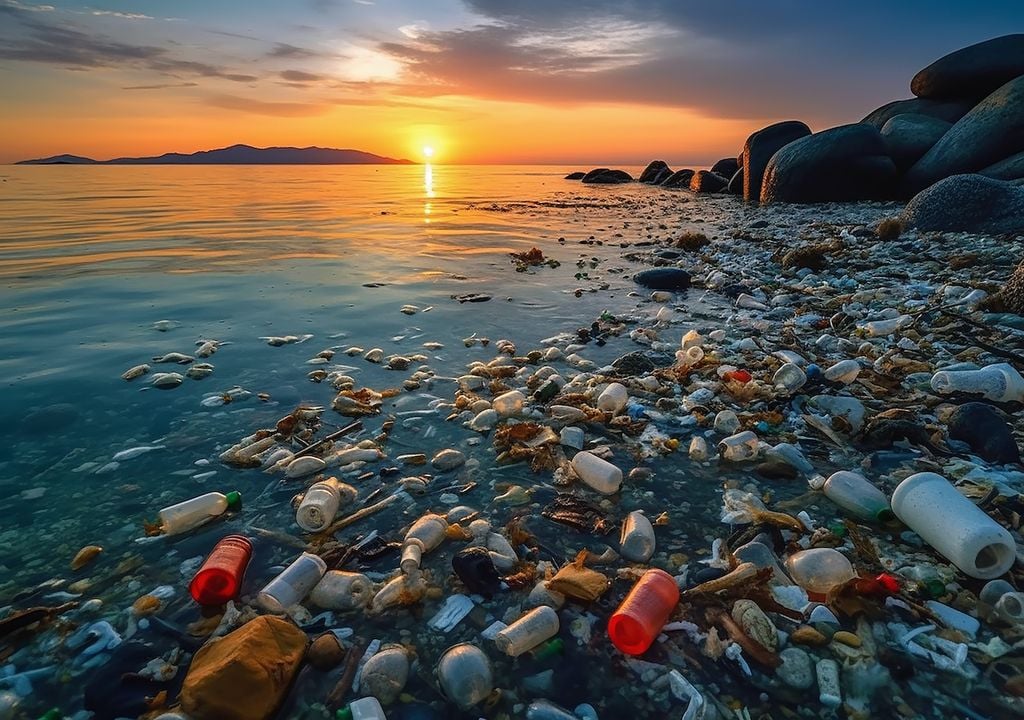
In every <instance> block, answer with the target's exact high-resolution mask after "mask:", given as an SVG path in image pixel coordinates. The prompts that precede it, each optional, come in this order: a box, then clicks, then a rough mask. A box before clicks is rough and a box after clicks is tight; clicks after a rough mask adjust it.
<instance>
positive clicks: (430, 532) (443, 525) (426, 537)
mask: <svg viewBox="0 0 1024 720" xmlns="http://www.w3.org/2000/svg"><path fill="white" fill-rule="evenodd" d="M447 532H448V521H447V520H445V519H444V518H443V517H442V516H441V515H434V514H431V513H428V514H426V515H424V516H423V517H421V518H420V519H419V520H417V521H416V522H414V523H413V524H412V527H411V528H409V532H407V533H406V534H405V542H406V543H407V542H409V541H410V540H418V541H419V543H420V545H422V546H423V552H424V553H428V552H430V551H431V550H434V549H435V548H437V546H438V545H440V544H441V543H442V542H444V539H445V537H446V534H447Z"/></svg>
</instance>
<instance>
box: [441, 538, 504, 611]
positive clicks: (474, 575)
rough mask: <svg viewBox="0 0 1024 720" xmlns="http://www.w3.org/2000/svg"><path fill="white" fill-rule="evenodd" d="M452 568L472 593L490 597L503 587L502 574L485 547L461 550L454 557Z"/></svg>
mask: <svg viewBox="0 0 1024 720" xmlns="http://www.w3.org/2000/svg"><path fill="white" fill-rule="evenodd" d="M452 569H453V570H454V571H455V574H456V575H458V576H459V580H461V581H462V584H463V585H465V586H466V589H467V590H469V591H470V592H472V593H479V594H480V595H483V596H484V597H487V598H489V597H491V596H492V595H493V594H494V593H496V592H498V590H500V589H501V576H500V575H499V574H498V570H497V569H496V568H495V567H494V561H493V560H491V556H490V554H488V552H487V550H486V549H485V548H482V547H470V548H465V549H464V550H460V551H459V552H457V553H456V554H455V556H454V557H453V558H452Z"/></svg>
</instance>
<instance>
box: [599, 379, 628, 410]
mask: <svg viewBox="0 0 1024 720" xmlns="http://www.w3.org/2000/svg"><path fill="white" fill-rule="evenodd" d="M628 402H629V391H628V390H626V386H625V385H623V384H621V383H611V384H610V385H609V386H608V387H606V388H605V389H604V390H602V391H601V394H600V395H598V396H597V408H598V410H604V411H605V412H610V413H612V414H613V415H615V414H618V413H620V412H622V409H623V408H625V407H626V403H628Z"/></svg>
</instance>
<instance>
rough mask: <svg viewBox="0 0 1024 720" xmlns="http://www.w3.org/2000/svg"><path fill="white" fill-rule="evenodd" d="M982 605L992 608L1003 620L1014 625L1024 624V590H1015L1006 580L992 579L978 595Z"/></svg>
mask: <svg viewBox="0 0 1024 720" xmlns="http://www.w3.org/2000/svg"><path fill="white" fill-rule="evenodd" d="M978 599H979V600H980V601H981V604H982V606H984V607H986V608H989V609H991V611H992V612H994V613H995V615H996V616H997V617H998V618H999V619H1000V620H1002V621H1004V622H1007V623H1010V624H1012V625H1021V624H1024V592H1019V591H1017V590H1014V588H1013V586H1012V585H1011V584H1010V583H1008V582H1006V581H1005V580H992V581H991V582H989V583H987V584H986V585H985V587H983V588H982V589H981V593H980V594H979V595H978Z"/></svg>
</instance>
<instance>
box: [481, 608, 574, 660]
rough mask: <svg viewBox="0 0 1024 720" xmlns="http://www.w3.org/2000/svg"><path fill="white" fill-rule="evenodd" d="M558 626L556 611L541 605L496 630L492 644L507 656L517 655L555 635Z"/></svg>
mask: <svg viewBox="0 0 1024 720" xmlns="http://www.w3.org/2000/svg"><path fill="white" fill-rule="evenodd" d="M558 628H559V622H558V613H557V612H555V610H554V608H551V607H548V606H547V605H541V606H540V607H537V608H534V609H533V610H531V611H530V612H528V613H526V614H525V615H523V616H522V617H521V618H519V619H518V620H516V621H515V622H514V623H512V624H511V625H509V626H508V627H506V628H504V629H503V630H501V631H500V632H498V634H497V635H496V636H495V638H494V644H495V645H496V646H497V648H498V650H500V651H501V652H503V653H505V654H506V655H508V656H509V657H518V656H520V655H522V654H523V653H524V652H526V651H527V650H531V649H533V648H535V647H537V646H538V645H540V644H541V643H542V642H544V641H545V640H549V639H550V638H552V637H554V636H555V635H557V634H558Z"/></svg>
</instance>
